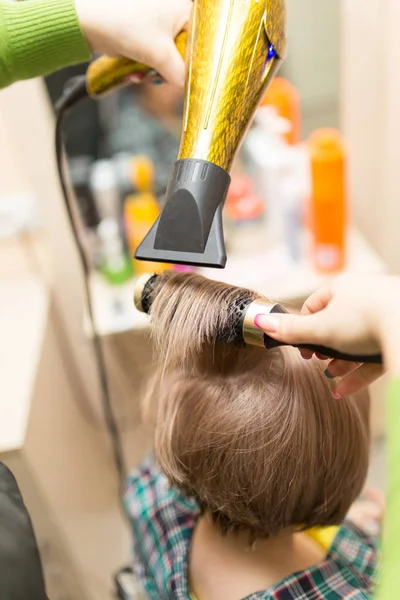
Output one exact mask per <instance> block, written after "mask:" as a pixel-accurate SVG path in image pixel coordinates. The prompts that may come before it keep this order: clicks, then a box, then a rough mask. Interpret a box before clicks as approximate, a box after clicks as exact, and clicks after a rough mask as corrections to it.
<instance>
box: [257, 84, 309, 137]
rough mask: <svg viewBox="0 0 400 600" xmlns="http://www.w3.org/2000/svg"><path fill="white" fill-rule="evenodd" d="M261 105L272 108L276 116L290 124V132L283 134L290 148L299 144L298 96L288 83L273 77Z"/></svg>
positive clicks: (299, 115) (299, 118) (299, 117)
mask: <svg viewBox="0 0 400 600" xmlns="http://www.w3.org/2000/svg"><path fill="white" fill-rule="evenodd" d="M261 105H262V106H273V107H274V108H275V109H276V112H277V114H278V116H279V117H281V118H283V119H286V120H287V121H288V122H289V123H290V130H289V131H287V132H286V133H284V134H283V135H284V136H285V139H286V141H287V143H288V144H289V145H290V146H294V145H296V144H298V143H300V138H301V110H300V95H299V92H298V91H297V89H296V88H295V87H294V85H293V84H291V83H290V81H288V80H287V79H284V78H283V77H275V79H274V80H273V81H272V83H271V85H270V86H269V88H268V90H267V92H266V93H265V96H264V98H263V100H262V102H261Z"/></svg>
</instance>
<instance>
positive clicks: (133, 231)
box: [124, 193, 169, 275]
mask: <svg viewBox="0 0 400 600" xmlns="http://www.w3.org/2000/svg"><path fill="white" fill-rule="evenodd" d="M159 214H160V208H159V206H158V203H157V200H156V198H155V196H154V195H153V194H150V193H142V194H132V195H131V196H128V198H127V199H126V201H125V207H124V224H125V235H126V240H127V243H128V247H129V252H130V255H131V258H132V264H133V269H134V272H135V275H142V274H143V273H149V272H151V273H160V272H161V271H164V270H165V269H167V268H169V265H167V264H164V263H153V262H146V261H141V260H135V259H134V258H133V257H134V254H135V252H136V248H137V247H138V246H139V244H140V243H141V242H142V241H143V239H144V237H145V236H146V235H147V233H148V232H149V231H150V229H151V227H152V226H153V224H154V223H155V221H156V219H157V218H158V215H159Z"/></svg>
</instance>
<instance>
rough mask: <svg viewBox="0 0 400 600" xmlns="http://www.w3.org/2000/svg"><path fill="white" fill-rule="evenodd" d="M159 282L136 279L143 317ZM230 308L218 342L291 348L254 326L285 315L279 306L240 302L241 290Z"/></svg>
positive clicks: (375, 360)
mask: <svg viewBox="0 0 400 600" xmlns="http://www.w3.org/2000/svg"><path fill="white" fill-rule="evenodd" d="M159 283H161V284H162V279H161V278H159V276H158V275H143V276H142V277H140V278H139V279H138V280H137V283H136V286H135V291H134V302H135V306H136V308H137V309H138V310H140V311H141V312H144V313H146V314H150V313H151V305H152V302H153V300H154V298H155V297H156V295H157V293H158V289H159V287H160V286H159V285H158V284H159ZM232 308H233V310H232V323H230V326H229V331H220V332H219V336H218V339H219V340H220V341H221V342H224V343H229V344H247V345H249V346H258V347H261V348H266V349H267V350H270V349H272V348H278V347H283V346H289V345H290V344H285V343H283V342H278V341H277V340H274V339H273V338H272V337H270V336H268V335H267V334H265V333H264V332H263V331H261V329H260V328H259V327H257V326H256V325H255V324H254V318H255V317H256V316H257V315H260V314H273V313H275V314H276V313H281V314H287V313H288V311H287V310H286V309H285V308H283V306H281V305H280V304H277V303H275V302H270V301H268V300H265V299H264V298H257V299H256V300H254V299H253V297H251V295H250V292H249V298H248V300H243V290H241V299H240V301H238V302H237V304H236V305H235V306H234V307H232ZM293 347H294V348H299V349H301V348H304V349H307V350H312V351H313V352H316V353H318V354H321V355H323V356H326V357H327V358H336V359H339V360H344V361H346V362H356V363H371V364H382V356H381V355H380V354H377V355H371V356H363V355H352V354H346V353H344V352H338V351H337V350H334V349H333V348H327V347H325V346H319V345H315V344H296V345H293Z"/></svg>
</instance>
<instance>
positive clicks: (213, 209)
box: [135, 159, 231, 268]
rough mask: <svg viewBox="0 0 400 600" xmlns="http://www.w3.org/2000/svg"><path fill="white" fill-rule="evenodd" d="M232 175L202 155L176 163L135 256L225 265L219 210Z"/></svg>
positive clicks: (220, 213) (157, 260)
mask: <svg viewBox="0 0 400 600" xmlns="http://www.w3.org/2000/svg"><path fill="white" fill-rule="evenodd" d="M230 181H231V178H230V176H229V174H228V173H227V172H226V171H225V170H224V169H221V167H218V166H217V165H215V164H213V163H211V162H208V161H205V160H200V159H182V160H178V161H177V162H176V163H175V166H174V168H173V171H172V176H171V179H170V182H169V184H168V188H167V194H166V202H165V206H164V209H163V211H162V213H161V215H160V216H159V218H158V219H157V221H156V223H155V224H154V225H153V227H152V228H151V230H150V231H149V233H148V234H147V236H146V237H145V239H144V240H143V242H142V243H141V244H140V246H139V247H138V249H137V250H136V254H135V258H137V259H139V260H149V261H152V262H163V263H173V264H181V265H194V266H199V267H201V266H207V267H215V268H224V267H225V264H226V251H225V242H224V233H223V227H222V209H223V206H224V202H225V198H226V194H227V192H228V188H229V184H230Z"/></svg>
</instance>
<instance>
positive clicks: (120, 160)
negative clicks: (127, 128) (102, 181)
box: [113, 152, 134, 212]
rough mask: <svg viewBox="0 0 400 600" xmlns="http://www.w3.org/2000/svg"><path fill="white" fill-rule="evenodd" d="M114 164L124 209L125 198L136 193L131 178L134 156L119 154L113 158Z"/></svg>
mask: <svg viewBox="0 0 400 600" xmlns="http://www.w3.org/2000/svg"><path fill="white" fill-rule="evenodd" d="M113 163H114V168H115V172H116V175H117V180H118V189H119V195H120V199H121V207H123V205H124V203H125V198H126V197H127V196H129V195H130V194H133V192H134V188H133V185H132V178H131V163H132V156H131V155H130V154H129V153H128V152H119V153H118V154H115V156H114V157H113ZM121 212H122V211H121Z"/></svg>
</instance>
